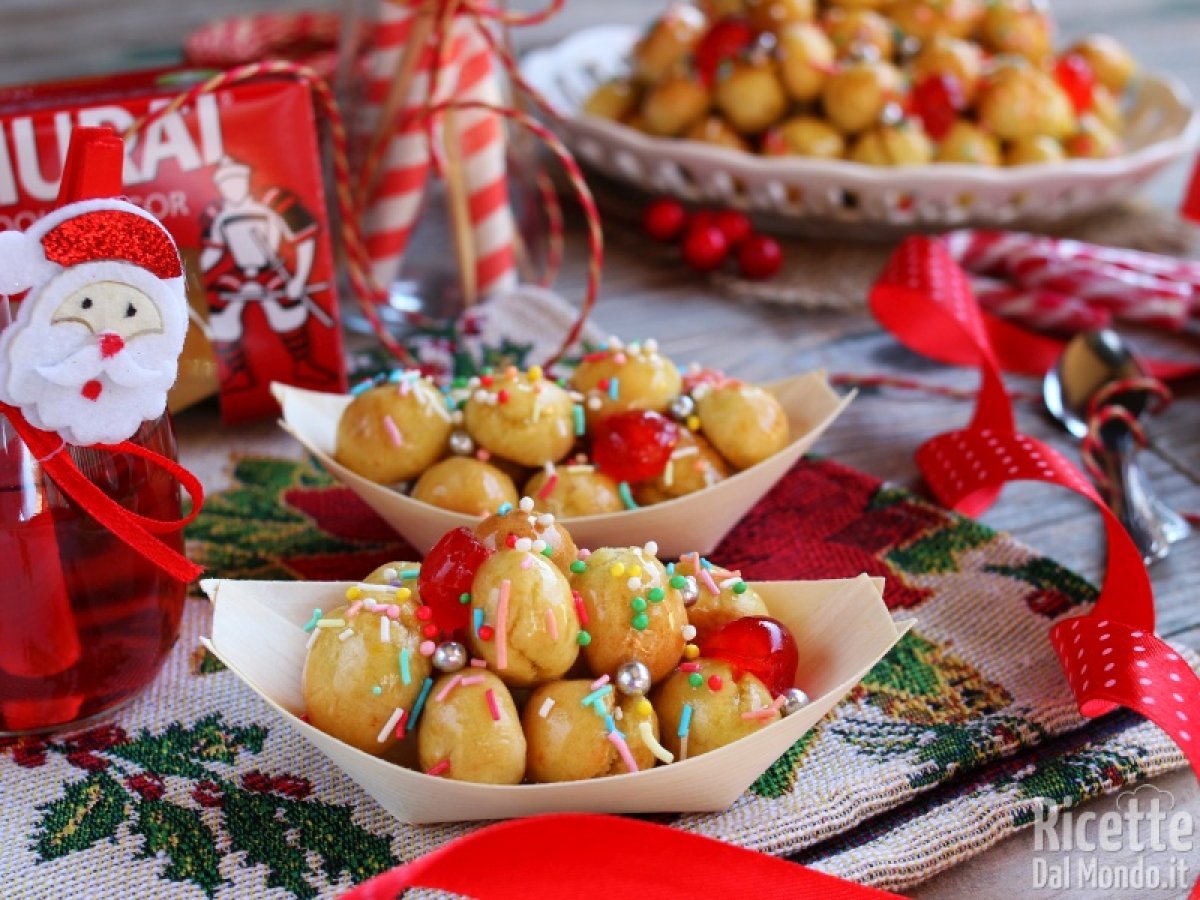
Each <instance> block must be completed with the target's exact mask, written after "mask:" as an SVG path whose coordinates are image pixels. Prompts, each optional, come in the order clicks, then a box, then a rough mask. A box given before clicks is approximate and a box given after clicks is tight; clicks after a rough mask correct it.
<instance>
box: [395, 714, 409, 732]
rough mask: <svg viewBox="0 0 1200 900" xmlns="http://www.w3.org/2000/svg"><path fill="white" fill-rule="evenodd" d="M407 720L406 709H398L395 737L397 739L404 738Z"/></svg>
mask: <svg viewBox="0 0 1200 900" xmlns="http://www.w3.org/2000/svg"><path fill="white" fill-rule="evenodd" d="M407 721H408V710H407V709H402V710H401V711H400V718H399V719H398V720H397V722H396V738H397V739H398V740H404V731H405V723H406V722H407Z"/></svg>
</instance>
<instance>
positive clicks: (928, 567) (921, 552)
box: [887, 517, 996, 575]
mask: <svg viewBox="0 0 1200 900" xmlns="http://www.w3.org/2000/svg"><path fill="white" fill-rule="evenodd" d="M995 536H996V532H994V531H992V529H990V528H988V527H987V526H986V525H980V524H979V523H978V522H975V521H972V520H971V519H966V518H960V517H955V518H954V519H953V520H952V521H950V522H949V523H947V525H946V527H945V528H939V529H938V530H936V531H933V532H930V533H928V534H926V535H925V536H924V537H921V538H919V539H918V540H916V541H913V542H912V543H911V544H909V545H908V546H907V547H900V548H897V549H895V550H891V551H889V552H888V554H887V561H888V562H890V563H891V564H892V565H893V566H896V567H897V568H900V569H902V570H904V571H905V572H908V573H910V574H913V575H936V574H940V573H944V572H957V571H958V555H959V554H960V553H965V552H966V551H968V550H974V549H975V548H976V547H980V546H982V545H983V544H986V543H987V542H988V541H990V540H992V538H994V537H995Z"/></svg>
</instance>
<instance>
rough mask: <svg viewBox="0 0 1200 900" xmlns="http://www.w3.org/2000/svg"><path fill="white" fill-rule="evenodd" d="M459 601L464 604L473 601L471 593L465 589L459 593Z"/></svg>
mask: <svg viewBox="0 0 1200 900" xmlns="http://www.w3.org/2000/svg"><path fill="white" fill-rule="evenodd" d="M458 602H459V603H461V604H462V605H463V606H466V605H467V604H468V603H470V602H471V595H470V594H469V593H467V592H466V591H463V592H462V593H461V594H459V595H458Z"/></svg>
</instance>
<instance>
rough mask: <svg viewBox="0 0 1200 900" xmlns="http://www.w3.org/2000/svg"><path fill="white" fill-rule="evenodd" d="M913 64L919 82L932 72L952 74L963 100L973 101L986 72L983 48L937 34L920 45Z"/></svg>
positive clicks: (915, 77)
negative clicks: (980, 80) (982, 76)
mask: <svg viewBox="0 0 1200 900" xmlns="http://www.w3.org/2000/svg"><path fill="white" fill-rule="evenodd" d="M912 67H913V81H915V82H918V83H919V82H921V81H922V80H924V79H925V78H928V77H929V76H931V75H951V76H953V77H954V79H955V80H956V81H957V82H958V86H959V88H960V89H961V90H962V95H963V99H964V100H965V101H967V103H971V102H973V101H974V99H975V94H976V93H977V91H978V88H979V79H980V76H981V74H982V72H983V50H982V49H980V46H979V45H978V44H975V43H972V42H971V41H964V40H961V39H959V38H952V37H947V36H946V35H938V36H937V37H935V38H934V39H933V40H931V41H929V42H928V43H927V44H925V45H924V46H923V47H922V48H921V52H920V53H918V54H917V56H916V58H915V59H914V60H913V63H912Z"/></svg>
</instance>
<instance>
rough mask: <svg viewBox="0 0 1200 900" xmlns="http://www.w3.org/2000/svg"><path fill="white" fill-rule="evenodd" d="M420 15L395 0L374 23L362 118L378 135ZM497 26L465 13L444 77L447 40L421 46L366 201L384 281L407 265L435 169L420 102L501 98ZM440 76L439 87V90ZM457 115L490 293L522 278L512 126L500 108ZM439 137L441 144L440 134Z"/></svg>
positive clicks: (479, 273) (454, 27) (484, 286)
mask: <svg viewBox="0 0 1200 900" xmlns="http://www.w3.org/2000/svg"><path fill="white" fill-rule="evenodd" d="M418 17H419V7H418V6H416V5H408V4H405V3H399V2H394V0H393V2H383V3H381V4H380V20H379V22H378V23H377V24H376V25H375V27H374V29H373V40H372V48H371V50H370V51H369V53H368V55H367V60H366V67H365V68H366V85H365V103H364V109H363V111H362V114H361V115H360V116H357V117H356V125H355V127H356V129H362V131H360V134H363V135H365V136H366V137H367V138H368V139H369V137H370V136H371V135H372V134H373V133H374V132H375V130H376V126H377V124H378V120H379V115H380V113H381V112H382V108H383V105H384V103H385V101H386V98H387V96H388V91H389V89H390V88H391V85H392V82H393V79H394V78H395V76H396V71H397V67H398V66H399V65H400V59H401V57H402V55H403V53H404V47H405V45H406V43H407V42H408V40H409V38H410V36H411V35H412V32H413V28H414V26H415V25H416V23H417V21H418ZM488 27H491V26H490V25H489V24H488V23H487V21H486V20H484V19H482V18H481V17H479V16H477V15H472V14H469V13H463V14H461V15H456V16H455V17H454V18H453V19H452V20H451V21H450V23H449V26H448V28H447V29H446V30H445V31H444V32H443V33H442V34H441V35H440V37H441V38H442V39H443V40H444V41H445V42H446V46H445V48H444V50H443V52H442V55H441V59H442V61H443V63H444V65H443V68H442V69H440V70H439V71H438V73H437V77H436V78H432V77H431V76H432V74H433V67H434V65H435V62H436V61H437V59H438V49H437V47H436V46H434V43H433V41H432V40H431V41H429V42H428V43H427V44H426V46H424V47H423V48H421V55H420V57H419V59H418V63H417V69H416V73H415V76H414V78H413V80H412V84H411V86H410V87H409V91H408V96H407V98H406V99H405V101H404V106H403V109H402V110H401V112H400V113H399V115H398V116H397V121H398V122H399V123H400V124H399V126H398V127H397V129H396V131H395V133H394V134H392V135H391V136H390V137H389V138H388V142H387V144H386V147H385V149H384V151H383V157H382V161H381V165H380V169H379V172H378V177H377V178H376V179H375V182H374V186H373V189H372V191H371V193H370V196H369V197H368V198H367V202H366V205H365V209H364V215H363V223H364V228H365V231H366V237H367V252H368V254H369V255H370V258H371V263H372V267H373V271H374V275H375V279H376V281H377V282H378V283H379V284H382V285H387V284H390V283H391V282H392V281H394V280H395V278H396V275H397V274H398V272H399V270H400V266H401V264H402V262H403V261H404V255H405V251H406V250H407V248H408V242H409V238H410V237H411V235H412V231H413V228H414V226H415V225H416V221H417V218H418V216H419V215H420V211H421V206H422V201H423V200H424V197H425V190H426V185H427V183H428V180H429V177H430V168H431V159H430V151H431V141H430V139H429V138H430V134H429V128H428V125H427V124H426V118H425V116H423V115H420V112H421V111H422V110H425V109H427V108H428V107H431V106H435V105H437V104H441V103H447V102H451V101H455V102H466V101H481V102H483V103H488V104H492V105H498V104H499V103H500V100H501V96H500V89H499V86H498V84H497V81H496V77H495V69H494V64H493V59H492V53H491V46H490V42H489V40H488V37H487V36H486V35H484V34H483V33H482V29H484V28H488ZM435 35H437V32H436V31H435ZM431 86H432V88H433V90H434V92H435V93H436V96H430V90H431ZM455 115H456V116H457V125H458V132H459V137H460V141H461V148H462V151H461V155H462V161H463V168H464V173H465V180H466V184H467V190H468V192H469V210H470V219H471V228H472V234H473V238H474V246H475V257H476V263H475V278H476V284H477V285H478V289H479V294H480V296H482V297H486V296H487V295H489V294H492V293H495V292H496V291H499V290H507V289H510V288H512V287H514V286H515V285H516V283H517V269H516V254H515V249H514V227H515V226H514V222H513V215H512V210H511V207H510V206H509V200H508V184H507V178H506V167H505V138H504V129H503V125H502V123H501V119H500V117H499V116H498V115H496V114H495V113H493V112H491V111H488V110H481V109H465V110H460V111H458V112H456V113H455ZM436 130H438V129H437V128H436V125H435V131H436ZM433 144H434V145H435V146H437V145H439V144H438V142H437V141H434V142H433Z"/></svg>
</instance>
